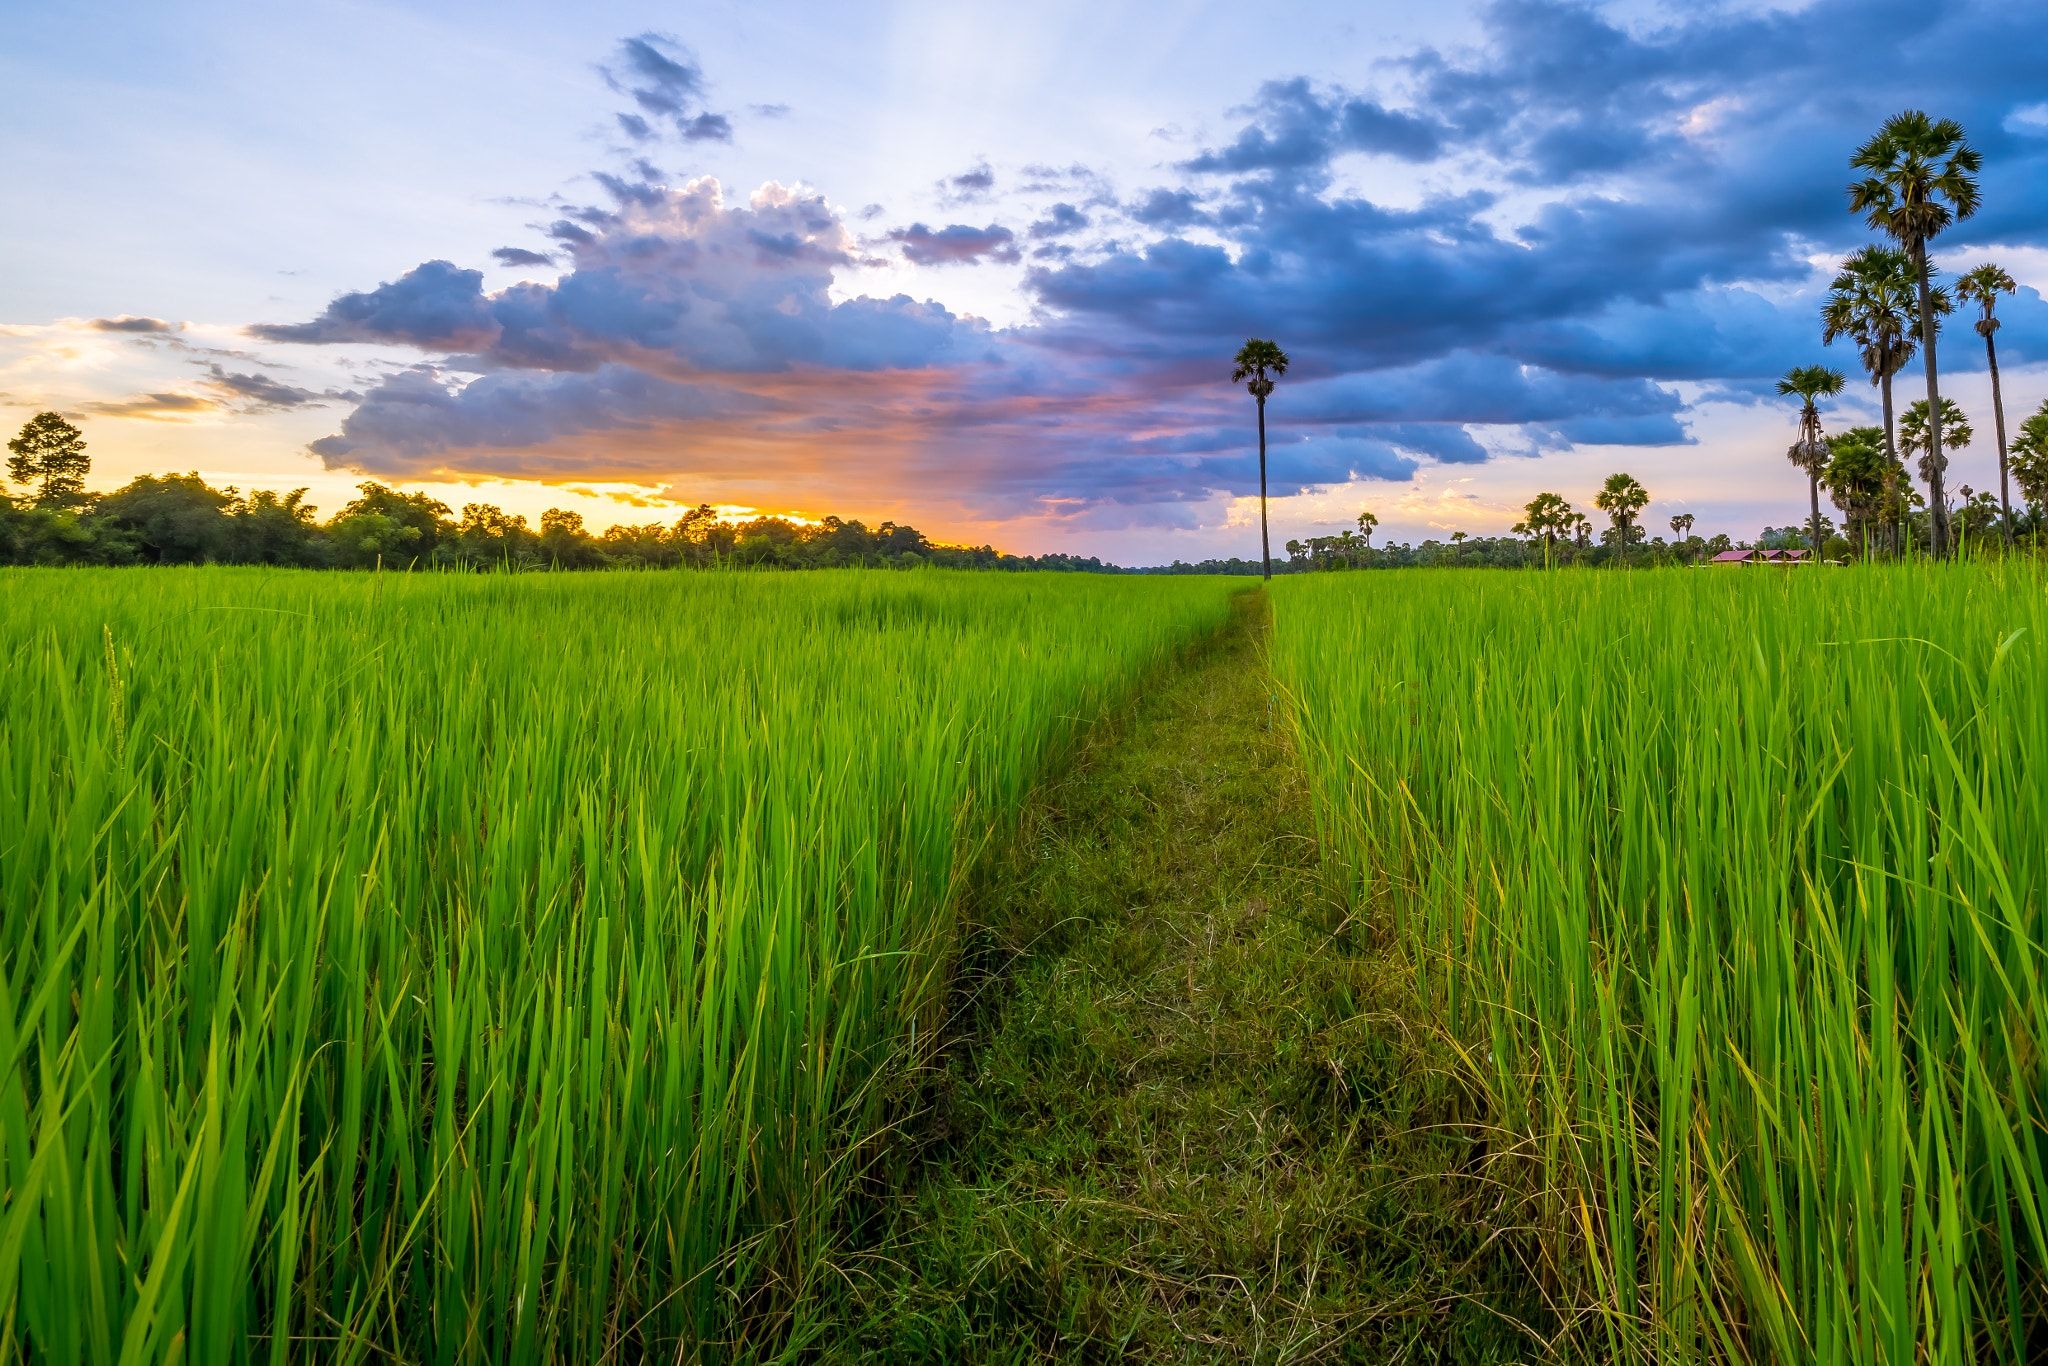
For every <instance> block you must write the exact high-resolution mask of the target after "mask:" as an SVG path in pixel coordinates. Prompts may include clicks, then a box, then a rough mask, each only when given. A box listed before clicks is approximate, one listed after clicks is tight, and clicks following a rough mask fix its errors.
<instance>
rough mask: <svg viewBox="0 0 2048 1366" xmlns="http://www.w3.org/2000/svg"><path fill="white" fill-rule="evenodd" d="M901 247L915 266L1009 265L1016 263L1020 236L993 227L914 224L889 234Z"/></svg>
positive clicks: (1001, 228) (964, 224)
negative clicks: (931, 226) (938, 226)
mask: <svg viewBox="0 0 2048 1366" xmlns="http://www.w3.org/2000/svg"><path fill="white" fill-rule="evenodd" d="M889 240H890V241H892V242H896V243H898V244H900V245H901V246H902V248H903V255H904V256H905V257H906V258H908V259H909V260H910V262H911V263H912V264H914V265H920V266H962V265H974V264H976V263H978V262H981V261H1000V262H1010V261H1015V260H1016V259H1017V255H1018V253H1017V234H1016V233H1014V232H1011V231H1010V230H1009V229H1008V228H1005V227H1001V226H999V225H997V224H994V223H991V224H989V225H988V226H987V227H985V228H977V227H973V226H971V225H969V224H966V223H953V224H950V225H948V226H946V227H943V228H928V227H926V226H925V225H924V224H922V223H912V224H911V225H910V226H909V227H907V228H898V229H896V230H895V231H894V232H892V233H890V234H889Z"/></svg>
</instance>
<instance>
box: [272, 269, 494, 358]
mask: <svg viewBox="0 0 2048 1366" xmlns="http://www.w3.org/2000/svg"><path fill="white" fill-rule="evenodd" d="M483 284H484V273H483V272H482V271H480V270H464V269H463V268H462V267H460V266H458V265H456V264H455V263H454V262H452V261H428V262H426V263H425V264H423V265H418V266H414V267H413V268H412V269H411V270H409V271H407V272H406V273H405V274H403V275H401V276H399V277H398V278H397V279H396V280H392V281H389V282H387V283H385V284H381V285H378V286H377V287H376V288H375V289H371V290H364V291H361V292H359V293H354V294H344V295H342V296H341V297H340V298H338V299H336V300H334V302H332V303H330V304H328V305H327V307H326V309H325V310H324V311H323V312H322V313H321V314H320V316H319V317H317V318H314V319H313V320H312V321H311V322H304V323H281V324H280V323H259V324H257V325H256V326H254V327H252V328H250V329H249V330H250V332H252V333H254V334H255V335H256V336H258V337H261V338H263V339H264V340H265V341H280V342H387V341H397V342H403V343H405V344H406V345H409V346H419V347H424V348H429V349H433V350H444V351H471V350H478V349H481V348H483V347H486V346H489V345H490V344H491V342H492V341H493V340H494V339H495V337H496V336H497V333H498V325H497V322H496V320H495V319H494V318H493V317H492V316H491V310H490V308H489V306H488V305H487V304H486V302H485V300H484V292H483Z"/></svg>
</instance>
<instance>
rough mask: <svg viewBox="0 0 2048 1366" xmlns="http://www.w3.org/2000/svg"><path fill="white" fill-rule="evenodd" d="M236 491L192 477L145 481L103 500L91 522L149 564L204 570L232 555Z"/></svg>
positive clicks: (147, 477) (237, 502) (237, 504)
mask: <svg viewBox="0 0 2048 1366" xmlns="http://www.w3.org/2000/svg"><path fill="white" fill-rule="evenodd" d="M240 505H241V500H240V499H239V498H238V497H236V496H235V491H234V490H233V489H226V490H222V489H216V488H211V487H209V486H208V485H207V483H206V481H205V480H203V479H201V478H200V477H199V475H198V474H197V473H196V472H195V473H192V474H166V475H150V474H145V475H141V476H139V477H138V478H135V479H132V480H130V481H129V482H128V483H126V484H124V485H122V486H121V487H120V488H118V489H116V490H114V492H112V493H109V494H107V495H105V496H104V497H102V498H101V499H100V500H99V504H98V506H97V507H95V508H94V509H93V512H92V520H93V521H94V522H95V523H96V524H98V525H101V526H104V527H106V528H108V529H109V530H111V531H112V532H113V533H114V534H115V535H117V536H119V537H121V538H122V539H123V540H124V541H125V542H126V543H127V544H129V545H132V546H133V547H134V553H135V555H136V557H137V558H139V559H141V560H142V561H143V562H144V563H147V564H204V563H206V562H208V561H211V560H218V559H222V558H225V557H226V556H227V554H228V553H229V551H230V550H232V549H233V533H234V523H233V522H232V521H231V520H230V514H231V513H232V512H234V511H235V510H236V509H237V508H239V507H240Z"/></svg>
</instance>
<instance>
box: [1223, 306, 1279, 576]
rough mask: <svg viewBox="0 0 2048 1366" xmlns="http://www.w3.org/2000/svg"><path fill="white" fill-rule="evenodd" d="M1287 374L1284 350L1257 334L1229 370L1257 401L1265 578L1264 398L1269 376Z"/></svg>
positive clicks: (1269, 555) (1269, 552)
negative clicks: (1235, 364)
mask: <svg viewBox="0 0 2048 1366" xmlns="http://www.w3.org/2000/svg"><path fill="white" fill-rule="evenodd" d="M1286 373H1287V353H1286V352H1285V351H1282V350H1281V349H1280V348H1279V346H1278V345H1276V344H1275V343H1273V342H1270V341H1267V340H1265V339H1264V338H1261V337H1251V338H1247V339H1246V341H1245V344H1244V345H1243V346H1241V347H1239V348H1238V350H1237V368H1236V369H1235V370H1232V371H1231V372H1230V382H1231V383H1232V384H1243V385H1244V387H1245V388H1246V389H1248V390H1250V391H1251V396H1252V397H1253V398H1255V399H1257V400H1258V401H1259V558H1260V559H1261V560H1262V561H1264V563H1265V568H1266V578H1268V579H1271V578H1272V577H1273V544H1272V540H1271V539H1270V536H1269V533H1268V532H1267V530H1266V399H1267V398H1268V397H1269V396H1270V395H1271V394H1272V392H1273V378H1274V376H1276V375H1284V374H1286Z"/></svg>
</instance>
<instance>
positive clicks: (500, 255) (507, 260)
mask: <svg viewBox="0 0 2048 1366" xmlns="http://www.w3.org/2000/svg"><path fill="white" fill-rule="evenodd" d="M491 259H492V260H493V261H496V262H497V263H498V264H499V265H501V266H551V265H553V264H554V263H555V258H554V257H553V256H550V255H549V254H548V253H547V252H544V251H528V250H527V249H526V248H525V247H498V248H496V249H495V250H493V251H492V252H491Z"/></svg>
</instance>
